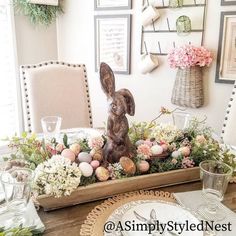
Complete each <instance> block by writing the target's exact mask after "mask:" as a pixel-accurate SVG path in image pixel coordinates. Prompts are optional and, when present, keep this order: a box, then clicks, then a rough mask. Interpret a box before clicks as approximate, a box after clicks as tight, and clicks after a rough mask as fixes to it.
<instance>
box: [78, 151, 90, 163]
mask: <svg viewBox="0 0 236 236" xmlns="http://www.w3.org/2000/svg"><path fill="white" fill-rule="evenodd" d="M78 161H79V162H87V163H90V162H91V161H92V157H91V155H90V154H89V153H87V152H81V153H79V155H78Z"/></svg>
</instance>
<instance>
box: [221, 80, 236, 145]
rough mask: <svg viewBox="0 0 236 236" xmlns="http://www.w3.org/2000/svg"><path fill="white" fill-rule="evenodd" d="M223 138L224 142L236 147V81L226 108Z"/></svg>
mask: <svg viewBox="0 0 236 236" xmlns="http://www.w3.org/2000/svg"><path fill="white" fill-rule="evenodd" d="M221 138H222V139H223V141H224V143H226V144H229V145H231V146H235V147H236V82H235V84H234V88H233V91H232V95H231V98H230V101H229V104H228V107H227V110H226V115H225V121H224V124H223V129H222V133H221Z"/></svg>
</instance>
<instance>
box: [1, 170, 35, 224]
mask: <svg viewBox="0 0 236 236" xmlns="http://www.w3.org/2000/svg"><path fill="white" fill-rule="evenodd" d="M32 179H33V171H32V170H31V169H28V168H14V169H11V170H9V171H4V172H2V174H1V178H0V180H1V184H2V187H3V191H4V193H5V201H6V206H7V210H8V211H9V212H12V213H13V217H12V219H7V221H8V222H7V223H6V224H7V225H8V226H9V227H13V226H19V225H20V224H23V223H24V221H25V220H24V212H25V211H26V207H27V204H28V202H29V199H30V196H31V183H32Z"/></svg>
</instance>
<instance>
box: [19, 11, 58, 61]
mask: <svg viewBox="0 0 236 236" xmlns="http://www.w3.org/2000/svg"><path fill="white" fill-rule="evenodd" d="M15 29H16V45H17V56H18V63H19V65H23V64H32V63H38V62H41V61H45V60H56V59H57V28H56V23H53V24H52V25H51V26H50V27H48V28H47V27H44V26H34V25H32V24H31V23H30V21H29V19H28V18H27V17H25V16H23V15H19V14H17V15H15Z"/></svg>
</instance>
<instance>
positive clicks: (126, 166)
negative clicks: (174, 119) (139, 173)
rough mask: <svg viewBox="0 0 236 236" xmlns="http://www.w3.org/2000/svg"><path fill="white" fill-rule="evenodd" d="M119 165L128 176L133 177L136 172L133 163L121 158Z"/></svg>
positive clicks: (126, 158) (128, 159)
mask: <svg viewBox="0 0 236 236" xmlns="http://www.w3.org/2000/svg"><path fill="white" fill-rule="evenodd" d="M120 164H121V167H122V168H123V170H124V172H125V173H126V174H129V175H133V174H135V172H136V166H135V164H134V162H133V161H132V160H131V159H130V158H128V157H121V158H120Z"/></svg>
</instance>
